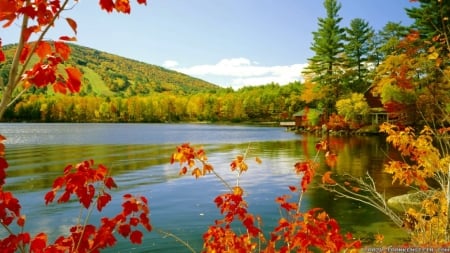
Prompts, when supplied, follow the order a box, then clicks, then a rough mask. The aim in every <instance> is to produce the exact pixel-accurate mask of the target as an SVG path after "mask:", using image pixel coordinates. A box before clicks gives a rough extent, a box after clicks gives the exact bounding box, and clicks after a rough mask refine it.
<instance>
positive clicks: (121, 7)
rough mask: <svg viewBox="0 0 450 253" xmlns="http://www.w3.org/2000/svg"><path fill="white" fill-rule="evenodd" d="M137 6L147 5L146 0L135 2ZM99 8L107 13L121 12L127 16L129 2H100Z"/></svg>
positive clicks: (108, 0)
mask: <svg viewBox="0 0 450 253" xmlns="http://www.w3.org/2000/svg"><path fill="white" fill-rule="evenodd" d="M137 3H138V4H145V5H146V4H147V1H146V0H137ZM100 7H101V8H102V10H105V11H107V12H112V11H113V10H116V11H117V12H122V13H125V14H129V13H130V11H131V7H130V1H129V0H114V1H113V0H100Z"/></svg>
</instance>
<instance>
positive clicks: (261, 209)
mask: <svg viewBox="0 0 450 253" xmlns="http://www.w3.org/2000/svg"><path fill="white" fill-rule="evenodd" d="M0 133H1V134H2V135H4V136H6V138H7V141H6V142H5V144H6V158H7V160H8V163H9V168H8V178H7V184H6V189H7V190H12V191H14V193H15V194H16V195H17V196H18V198H19V199H20V201H21V204H22V207H23V213H24V214H26V215H27V223H26V229H27V230H28V231H30V232H31V233H32V234H33V235H34V234H36V233H38V232H40V231H44V232H46V233H48V234H49V235H50V239H51V240H54V238H55V237H56V235H60V234H66V233H67V231H68V229H69V228H70V226H71V225H73V224H75V223H76V222H77V217H78V215H79V213H80V209H79V204H77V203H75V202H71V203H67V204H61V205H57V204H51V205H50V206H45V204H44V199H43V197H44V194H45V193H46V192H47V191H48V190H49V189H50V187H51V185H52V182H53V180H54V179H55V178H56V177H57V176H59V175H61V173H62V170H63V169H64V167H65V166H66V165H68V164H76V163H78V162H81V161H84V160H89V159H93V160H94V161H95V163H96V164H104V165H105V166H107V167H108V168H109V169H111V171H112V176H113V177H114V179H115V180H116V182H117V184H118V186H119V187H118V189H116V190H114V192H113V201H112V203H111V204H110V205H109V206H108V207H107V208H106V209H105V210H104V211H103V212H102V213H101V215H100V214H99V213H96V212H93V214H92V216H91V222H92V223H95V222H96V221H97V220H98V218H99V217H100V216H113V215H115V214H117V213H118V212H119V211H120V208H121V207H120V204H121V196H122V195H123V194H125V193H133V194H138V195H143V196H145V197H147V198H148V199H149V202H150V208H151V223H152V225H153V227H154V230H153V231H152V232H151V233H148V234H145V236H144V242H143V244H142V245H132V244H130V243H128V242H125V241H123V240H121V239H120V237H119V236H118V238H119V239H120V240H119V244H118V246H117V247H114V248H113V249H109V250H106V251H105V252H149V251H151V252H189V250H188V249H187V248H186V247H185V246H183V245H182V244H181V243H178V242H176V241H175V240H174V239H173V238H171V237H167V236H163V235H161V234H160V233H158V232H157V231H159V230H162V231H165V232H168V233H172V234H174V235H176V236H178V237H179V238H181V239H182V240H184V241H185V242H187V243H189V245H191V246H192V247H193V248H194V249H196V250H197V251H198V252H200V251H201V248H202V234H203V233H204V232H205V231H206V229H207V228H208V226H209V225H212V224H213V223H214V220H215V219H217V218H219V217H220V216H219V211H218V210H217V209H216V207H215V204H214V202H213V199H214V198H215V196H217V195H218V194H219V193H222V192H224V191H225V190H226V188H225V187H224V186H223V185H222V183H221V182H220V181H219V180H218V179H217V178H216V177H214V176H213V175H212V174H210V175H207V176H205V177H203V178H200V179H197V180H196V179H195V178H193V177H192V176H190V175H185V176H179V174H178V172H179V167H178V166H177V165H176V164H173V165H172V164H170V157H171V154H172V153H173V152H174V151H175V148H176V146H177V145H179V144H181V143H185V142H189V143H191V144H192V145H193V146H196V147H203V148H204V149H205V150H206V152H207V155H208V158H209V162H210V163H211V164H213V166H214V168H215V170H216V171H217V172H218V173H219V174H220V175H222V176H223V177H224V178H225V179H226V180H227V181H228V182H229V183H230V184H234V183H235V182H236V174H235V173H232V172H231V171H230V169H229V164H230V162H231V161H232V160H233V159H234V157H235V156H236V155H238V154H242V153H244V152H245V151H246V150H247V149H248V152H249V153H248V157H249V159H248V164H249V167H250V168H249V170H248V172H246V173H245V174H244V175H243V176H242V177H241V178H240V185H241V186H242V187H243V188H244V189H245V194H246V195H245V196H246V200H247V201H248V203H249V211H250V212H253V213H254V214H255V215H260V216H261V217H262V219H263V229H264V230H265V231H266V232H267V233H268V232H269V231H271V230H272V229H273V227H274V226H275V225H276V222H277V221H278V219H279V218H280V212H279V208H278V206H277V205H276V204H275V202H274V199H275V198H276V197H277V196H280V195H283V194H287V193H289V190H288V186H289V185H296V184H298V180H299V178H298V176H297V175H295V173H294V171H293V165H294V164H295V163H296V162H297V161H301V160H304V159H306V158H308V157H313V156H314V155H315V143H316V142H317V141H319V140H320V139H321V137H320V136H301V135H298V134H294V133H292V132H287V131H285V129H283V128H277V127H256V126H229V125H208V124H29V123H17V124H16V123H14V124H0ZM329 141H330V144H331V145H332V148H333V149H334V150H335V151H336V153H337V154H338V164H337V166H336V168H333V170H334V171H335V173H336V174H342V173H351V174H354V175H364V174H365V173H366V172H369V173H370V174H371V175H373V176H374V178H375V179H376V181H377V186H378V187H379V188H381V189H382V190H383V191H384V192H385V193H386V194H387V195H393V194H397V193H399V192H402V191H403V189H398V188H395V187H392V186H391V179H390V178H389V175H386V174H384V173H382V172H381V171H382V164H383V163H384V162H385V161H386V159H387V158H386V157H387V153H388V152H389V149H388V147H387V145H386V144H385V143H384V142H383V140H382V139H381V138H378V137H356V136H355V137H331V138H330V139H329ZM254 157H259V158H260V159H261V160H262V164H257V163H256V162H255V161H254V160H253V158H254ZM321 164H322V166H321V168H320V170H322V171H325V170H328V169H330V168H328V167H327V166H326V165H325V163H324V162H322V163H321ZM316 181H320V178H316ZM312 207H323V208H325V209H326V210H327V212H328V213H329V214H330V215H331V216H332V217H334V218H336V219H337V220H338V221H339V222H340V224H341V225H342V229H343V231H344V232H352V233H353V234H354V236H355V237H358V238H361V239H363V240H365V241H370V240H371V238H373V235H374V234H375V233H384V234H385V236H386V240H387V242H389V241H391V242H392V243H395V242H397V241H400V240H402V238H403V237H404V236H405V235H404V234H403V233H402V232H401V231H400V230H398V229H396V228H395V227H393V226H392V225H391V223H390V222H389V221H388V219H387V218H386V217H384V216H383V215H382V214H380V213H379V212H377V211H375V210H373V209H372V208H368V207H366V206H364V205H362V204H360V203H357V202H354V201H350V200H346V199H338V198H336V197H335V196H334V195H332V194H330V193H328V192H325V191H323V190H321V189H319V188H317V187H314V186H312V187H311V189H308V191H307V192H306V196H305V197H304V199H303V202H302V209H304V210H307V209H309V208H312ZM0 235H2V236H4V235H5V231H1V230H0Z"/></svg>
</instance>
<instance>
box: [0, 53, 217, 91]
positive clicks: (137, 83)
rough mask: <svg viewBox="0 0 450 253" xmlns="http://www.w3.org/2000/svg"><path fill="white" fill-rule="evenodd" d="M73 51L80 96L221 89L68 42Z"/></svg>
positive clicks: (0, 68) (1, 70)
mask: <svg viewBox="0 0 450 253" xmlns="http://www.w3.org/2000/svg"><path fill="white" fill-rule="evenodd" d="M70 47H71V49H72V54H71V57H70V59H69V62H68V64H70V65H75V66H77V67H78V68H79V69H80V70H81V71H82V72H83V86H82V87H83V88H82V91H81V92H80V94H81V95H96V96H107V97H109V96H119V97H130V96H135V95H147V94H150V93H153V92H157V93H161V92H170V93H175V94H192V93H197V92H208V91H212V90H217V89H221V88H220V87H219V86H217V85H214V84H212V83H209V82H206V81H204V80H201V79H198V78H194V77H192V76H188V75H185V74H182V73H180V72H176V71H173V70H169V69H165V68H163V67H160V66H156V65H152V64H147V63H143V62H139V61H136V60H132V59H128V58H124V57H120V56H117V55H113V54H109V53H106V52H102V51H100V50H96V49H92V48H88V47H83V46H79V45H74V44H70ZM14 50H15V45H6V46H4V51H5V54H6V57H7V59H8V60H11V59H12V55H13V53H14ZM8 68H9V66H8V64H2V65H0V75H1V76H2V78H3V80H7V76H8Z"/></svg>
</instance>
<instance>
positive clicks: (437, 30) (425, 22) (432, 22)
mask: <svg viewBox="0 0 450 253" xmlns="http://www.w3.org/2000/svg"><path fill="white" fill-rule="evenodd" d="M417 1H418V2H419V3H420V5H419V6H418V7H413V8H407V9H406V13H407V14H408V16H409V17H410V18H412V19H414V24H413V28H415V29H417V30H418V31H420V35H421V38H423V39H425V40H428V41H431V40H433V39H434V40H435V42H436V43H440V42H442V41H443V40H445V35H446V34H448V31H449V23H448V22H449V20H448V18H449V17H450V0H439V1H431V0H417Z"/></svg>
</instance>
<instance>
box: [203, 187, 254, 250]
mask: <svg viewBox="0 0 450 253" xmlns="http://www.w3.org/2000/svg"><path fill="white" fill-rule="evenodd" d="M214 202H215V203H216V205H217V207H218V208H219V210H220V213H221V214H223V215H224V218H223V219H220V220H216V222H215V225H213V226H210V227H209V229H208V231H206V233H205V234H204V235H203V241H204V250H206V251H208V252H225V251H229V250H230V249H234V250H235V251H237V252H252V251H253V250H254V249H255V247H256V242H255V241H254V240H252V238H254V237H256V238H258V237H259V236H260V235H262V234H261V232H262V231H261V230H260V229H259V228H258V227H257V226H256V224H255V217H254V216H253V215H252V214H250V213H248V212H247V203H246V202H245V200H244V199H243V198H242V189H240V187H239V188H235V189H234V192H233V193H225V194H221V195H219V196H217V197H216V199H215V200H214ZM236 219H237V220H238V221H240V222H241V223H240V224H241V225H242V226H243V227H244V228H245V230H246V231H247V233H243V234H242V235H237V234H236V233H235V232H234V231H233V229H232V226H231V223H233V222H234V221H236Z"/></svg>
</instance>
